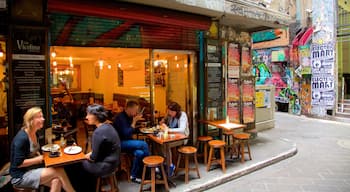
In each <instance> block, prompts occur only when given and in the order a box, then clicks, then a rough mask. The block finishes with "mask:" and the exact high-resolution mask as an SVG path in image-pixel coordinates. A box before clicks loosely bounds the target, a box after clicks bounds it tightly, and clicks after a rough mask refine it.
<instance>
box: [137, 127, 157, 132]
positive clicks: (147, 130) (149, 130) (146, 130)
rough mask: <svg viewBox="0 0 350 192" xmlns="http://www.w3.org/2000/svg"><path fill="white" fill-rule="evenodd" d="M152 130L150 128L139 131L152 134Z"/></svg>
mask: <svg viewBox="0 0 350 192" xmlns="http://www.w3.org/2000/svg"><path fill="white" fill-rule="evenodd" d="M154 130H155V129H154V128H153V127H151V128H141V129H140V131H141V132H142V133H153V132H154Z"/></svg>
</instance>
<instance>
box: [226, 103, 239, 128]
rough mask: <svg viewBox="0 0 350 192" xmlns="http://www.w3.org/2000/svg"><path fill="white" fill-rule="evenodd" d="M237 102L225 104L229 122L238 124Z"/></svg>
mask: <svg viewBox="0 0 350 192" xmlns="http://www.w3.org/2000/svg"><path fill="white" fill-rule="evenodd" d="M239 111H240V110H239V102H234V101H230V102H228V103H227V115H228V117H229V120H230V122H233V123H240V115H239Z"/></svg>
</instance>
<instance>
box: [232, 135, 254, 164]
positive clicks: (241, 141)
mask: <svg viewBox="0 0 350 192" xmlns="http://www.w3.org/2000/svg"><path fill="white" fill-rule="evenodd" d="M233 138H234V139H235V140H237V141H238V144H237V145H238V158H239V156H241V163H243V162H244V154H245V153H248V155H249V159H250V160H252V156H251V154H250V146H249V142H248V141H249V138H250V134H249V133H237V134H234V135H233ZM244 145H247V148H248V151H244Z"/></svg>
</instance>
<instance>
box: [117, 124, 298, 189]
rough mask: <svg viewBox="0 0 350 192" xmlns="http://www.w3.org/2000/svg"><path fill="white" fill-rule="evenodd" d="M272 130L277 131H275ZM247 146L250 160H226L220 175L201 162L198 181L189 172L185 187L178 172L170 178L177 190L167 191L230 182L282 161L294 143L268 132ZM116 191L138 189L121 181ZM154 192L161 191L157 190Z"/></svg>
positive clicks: (294, 147)
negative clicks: (174, 176)
mask: <svg viewBox="0 0 350 192" xmlns="http://www.w3.org/2000/svg"><path fill="white" fill-rule="evenodd" d="M273 130H276V131H277V132H278V129H273ZM273 130H272V131H273ZM250 146H251V151H252V158H253V159H252V160H251V161H246V162H245V163H240V162H239V161H238V160H235V161H233V162H231V161H229V162H227V163H226V167H227V170H226V173H223V172H222V170H221V169H220V168H216V167H215V166H212V169H211V170H210V171H209V172H207V171H206V166H205V165H204V164H203V163H200V164H199V169H200V174H201V178H200V179H198V178H197V177H196V174H195V172H193V173H192V174H191V176H190V182H189V184H185V183H184V176H183V174H181V173H180V174H179V176H178V177H177V178H172V180H173V181H175V182H176V184H177V187H176V188H175V187H172V188H171V189H170V191H181V192H184V191H191V192H193V191H203V190H205V189H208V188H209V187H213V186H217V185H219V184H222V183H224V182H226V181H231V180H232V179H235V178H238V177H241V176H242V175H245V174H248V173H251V172H253V171H256V170H259V169H261V168H263V167H266V166H269V165H271V164H274V163H276V162H278V161H281V160H284V159H286V158H288V157H290V156H293V155H295V154H296V152H297V149H296V146H295V143H293V142H291V141H288V140H286V139H282V138H280V137H278V136H273V135H271V134H270V132H262V133H259V136H258V137H257V138H256V139H254V140H252V141H251V142H250ZM119 188H120V189H121V191H123V192H128V191H130V192H131V191H137V190H139V185H138V184H134V183H127V182H126V181H125V180H121V181H120V183H119ZM146 189H147V187H146ZM157 191H163V190H162V188H161V187H159V188H158V189H157Z"/></svg>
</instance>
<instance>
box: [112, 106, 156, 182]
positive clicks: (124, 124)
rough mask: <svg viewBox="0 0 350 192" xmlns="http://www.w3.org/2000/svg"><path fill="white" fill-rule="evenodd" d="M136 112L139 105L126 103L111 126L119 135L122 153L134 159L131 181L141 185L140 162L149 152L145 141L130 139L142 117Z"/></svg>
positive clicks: (141, 166)
mask: <svg viewBox="0 0 350 192" xmlns="http://www.w3.org/2000/svg"><path fill="white" fill-rule="evenodd" d="M138 110H139V104H138V103H137V102H136V101H128V102H127V104H126V107H125V110H124V111H123V112H121V113H119V114H118V115H117V116H116V117H115V119H114V122H113V126H114V128H115V129H116V130H117V131H118V133H119V137H120V140H121V149H122V151H123V152H126V153H130V154H132V155H134V157H135V158H134V161H133V163H132V169H131V176H130V177H131V180H132V181H133V182H136V183H141V171H142V168H143V163H142V160H143V158H144V157H146V156H148V155H149V150H148V145H147V143H146V142H145V141H142V140H134V139H133V138H132V134H133V132H134V130H135V127H136V122H137V121H138V120H140V119H141V117H142V114H138Z"/></svg>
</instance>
